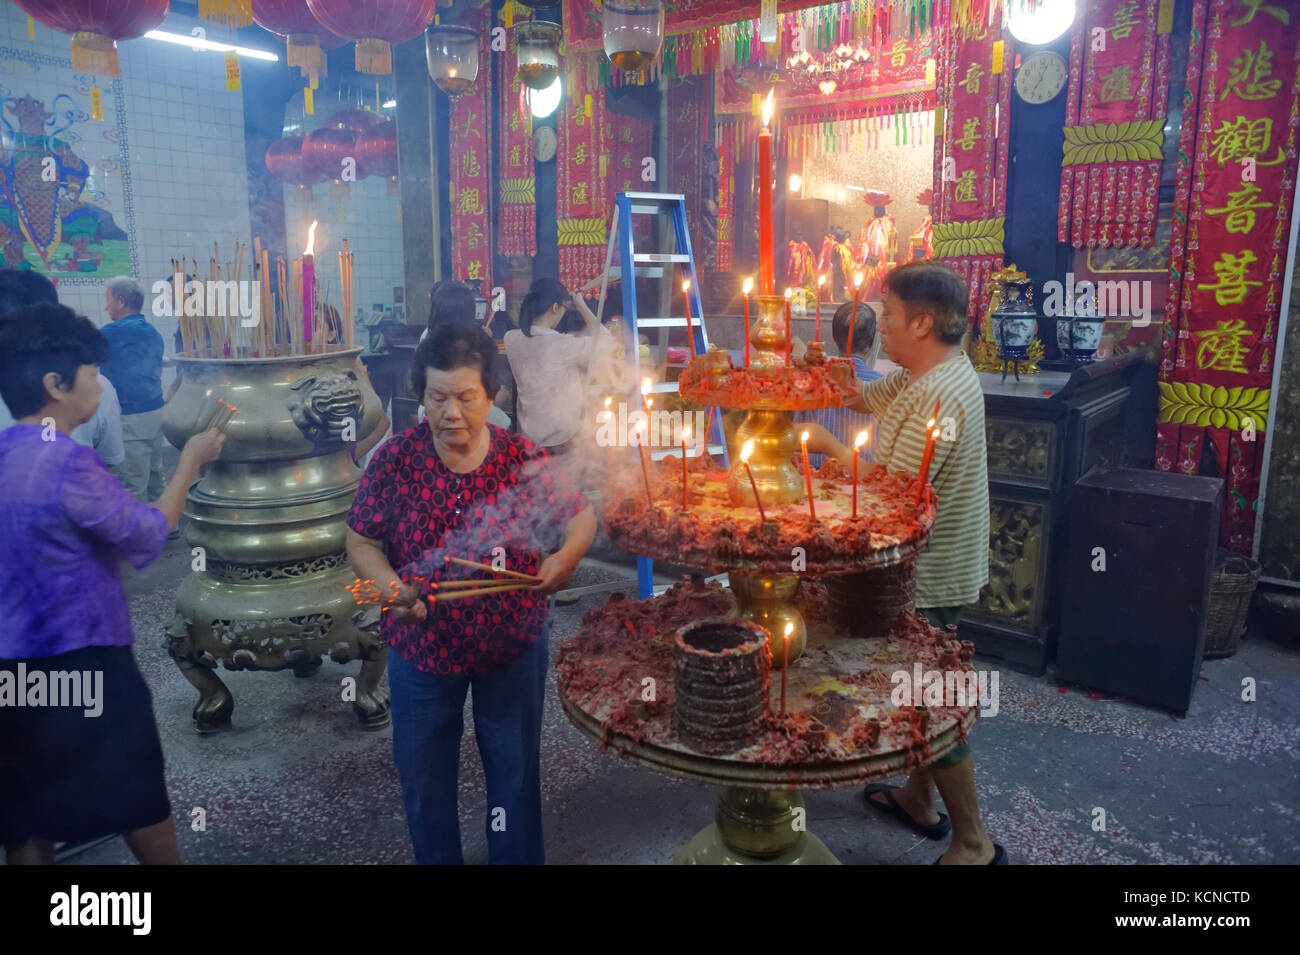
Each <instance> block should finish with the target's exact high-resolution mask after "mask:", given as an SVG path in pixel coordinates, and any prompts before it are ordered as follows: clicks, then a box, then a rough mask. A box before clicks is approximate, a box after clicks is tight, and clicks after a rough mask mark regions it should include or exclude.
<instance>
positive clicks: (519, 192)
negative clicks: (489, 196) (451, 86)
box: [497, 10, 537, 255]
mask: <svg viewBox="0 0 1300 955" xmlns="http://www.w3.org/2000/svg"><path fill="white" fill-rule="evenodd" d="M502 16H503V18H504V16H505V13H504V10H503V11H502ZM507 32H509V34H510V43H509V47H508V49H507V50H506V52H505V55H504V56H502V57H501V58H500V61H501V68H502V77H501V83H500V86H501V91H500V92H501V121H500V126H499V138H498V142H500V144H501V219H500V222H499V223H498V246H497V249H498V251H499V252H500V253H501V254H502V255H536V254H537V199H536V180H535V178H534V175H533V121H532V112H531V111H530V110H529V109H528V108H527V106H526V105H525V103H524V99H523V95H522V87H521V85H520V83H519V77H518V69H519V47H518V44H517V43H516V42H515V35H514V31H513V30H509V31H507Z"/></svg>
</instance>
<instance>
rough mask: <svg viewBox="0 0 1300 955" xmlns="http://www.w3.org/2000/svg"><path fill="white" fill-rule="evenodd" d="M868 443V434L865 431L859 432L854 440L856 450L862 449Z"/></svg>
mask: <svg viewBox="0 0 1300 955" xmlns="http://www.w3.org/2000/svg"><path fill="white" fill-rule="evenodd" d="M866 443H867V433H866V432H865V431H859V432H858V436H857V437H856V438H854V439H853V446H854V447H855V448H860V447H862V446H863V445H864V444H866Z"/></svg>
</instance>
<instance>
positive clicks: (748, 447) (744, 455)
mask: <svg viewBox="0 0 1300 955" xmlns="http://www.w3.org/2000/svg"><path fill="white" fill-rule="evenodd" d="M753 453H754V442H753V441H746V442H745V446H744V447H743V448H741V449H740V463H741V464H743V465H744V466H745V473H746V474H748V475H749V486H750V487H751V488H753V489H754V503H755V504H757V505H758V520H759V523H761V524H766V523H767V515H766V514H765V513H763V501H762V499H761V498H760V497H759V496H758V482H756V481H755V480H754V472H753V471H751V470H750V469H749V456H750V455H751V454H753Z"/></svg>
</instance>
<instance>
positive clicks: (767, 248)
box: [758, 87, 776, 295]
mask: <svg viewBox="0 0 1300 955" xmlns="http://www.w3.org/2000/svg"><path fill="white" fill-rule="evenodd" d="M775 93H776V88H775V87H773V88H772V89H770V90H768V92H767V100H766V101H765V102H764V103H763V129H762V130H761V131H760V132H759V134H758V275H759V281H758V291H759V294H760V295H775V294H776V257H775V256H774V255H773V253H772V243H773V241H774V240H775V236H776V229H775V227H774V226H773V223H772V132H771V130H769V129H768V128H767V124H768V123H769V122H771V120H772V96H773V95H774V94H775Z"/></svg>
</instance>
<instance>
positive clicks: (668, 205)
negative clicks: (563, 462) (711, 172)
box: [596, 192, 730, 600]
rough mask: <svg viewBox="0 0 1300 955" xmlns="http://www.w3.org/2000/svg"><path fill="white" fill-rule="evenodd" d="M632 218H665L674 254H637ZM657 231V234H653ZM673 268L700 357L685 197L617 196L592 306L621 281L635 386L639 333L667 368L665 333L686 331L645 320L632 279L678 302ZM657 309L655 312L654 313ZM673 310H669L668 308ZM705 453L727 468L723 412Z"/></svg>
mask: <svg viewBox="0 0 1300 955" xmlns="http://www.w3.org/2000/svg"><path fill="white" fill-rule="evenodd" d="M633 216H652V217H654V218H655V220H656V222H655V224H656V225H658V224H659V223H661V222H662V217H663V216H670V217H671V221H672V234H673V236H674V238H675V239H676V250H675V251H672V252H639V251H637V249H636V242H635V239H634V235H635V232H636V229H635V227H634V226H635V222H634V219H633ZM656 231H657V230H656ZM616 248H617V250H618V262H619V264H618V265H614V250H615V249H616ZM676 266H682V267H683V269H684V270H685V272H686V273H687V277H688V278H689V279H690V280H691V291H690V297H691V331H692V334H693V335H694V338H695V351H696V353H697V354H700V355H703V354H704V353H705V352H707V351H708V350H709V337H708V333H707V332H706V331H705V328H704V307H703V303H702V302H701V301H700V279H699V276H698V275H696V273H695V255H694V253H692V251H691V235H690V232H689V231H688V230H687V228H686V197H685V196H684V195H681V194H678V193H665V192H620V193H618V194H617V195H616V196H615V197H614V217H613V219H612V221H611V222H610V224H609V244H608V246H607V248H606V250H605V272H604V275H603V276H602V277H601V283H600V303H599V305H597V307H596V315H597V317H602V316H603V313H604V309H605V295H606V292H607V290H608V288H609V281H610V279H617V280H619V281H621V283H622V286H623V329H624V344H625V347H626V350H627V354H628V355H629V356H631V361H632V367H633V369H634V370H635V372H636V374H635V377H634V379H633V380H634V381H636V382H637V383H638V385H639V383H640V381H641V380H642V375H641V348H640V342H641V337H640V332H641V329H650V328H657V329H659V341H658V359H659V360H658V364H659V365H661V366H664V367H665V368H666V367H667V365H668V335H669V331H670V329H673V328H685V327H686V318H685V316H684V315H683V316H662V317H654V316H651V317H645V316H642V315H641V312H640V309H639V308H638V306H637V295H636V280H637V279H660V280H667V281H668V282H669V287H668V290H667V294H666V295H661V297H660V300H661V301H667V302H673V303H675V302H680V301H681V298H680V297H679V296H678V295H676V294H674V290H675V289H680V285H679V284H678V281H677V280H676V275H677V270H676ZM657 310H658V308H656V311H657ZM668 311H672V309H671V308H670V309H668ZM651 391H652V393H655V394H673V393H676V392H677V382H676V381H662V382H659V383H658V384H656V385H654V386H653V388H652V389H651ZM628 397H629V400H631V401H640V399H641V395H640V391H639V390H637V391H634V392H632V393H631V394H629V396H628ZM672 453H674V452H673V449H671V448H663V449H660V450H657V451H652V452H651V457H652V458H653V459H654V460H656V461H658V460H660V459H661V458H663V457H664V456H665V455H668V454H672ZM707 453H708V454H711V455H721V456H722V463H723V464H724V465H727V464H729V463H730V461H729V458H728V456H727V442H726V437H725V433H724V431H723V428H722V412H721V410H719V411H718V412H716V413H715V414H714V415H713V426H712V429H711V431H710V433H709V436H708V447H707ZM636 578H637V593H638V595H639V596H640V598H641V599H642V600H645V599H646V598H648V597H651V596H653V594H654V566H653V562H652V561H651V560H650V558H649V557H642V556H638V557H637V559H636Z"/></svg>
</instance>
